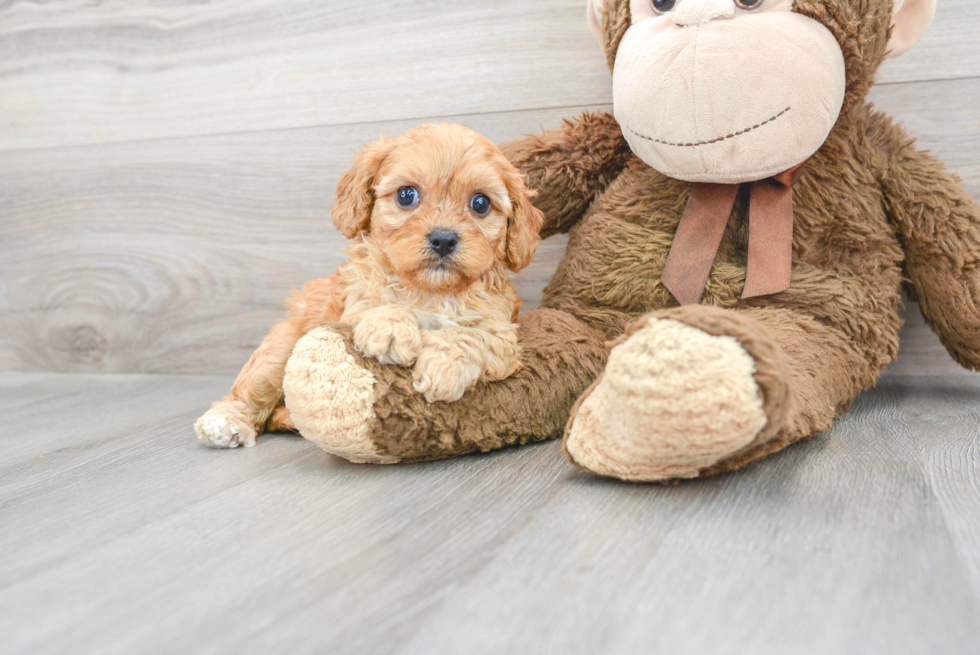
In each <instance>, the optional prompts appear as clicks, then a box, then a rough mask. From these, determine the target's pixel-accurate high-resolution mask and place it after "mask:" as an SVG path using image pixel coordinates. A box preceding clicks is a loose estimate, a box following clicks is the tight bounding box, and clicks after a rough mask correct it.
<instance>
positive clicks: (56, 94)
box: [0, 0, 610, 150]
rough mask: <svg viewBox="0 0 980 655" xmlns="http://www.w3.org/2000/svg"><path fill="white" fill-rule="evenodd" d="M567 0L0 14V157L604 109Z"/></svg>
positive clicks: (57, 8)
mask: <svg viewBox="0 0 980 655" xmlns="http://www.w3.org/2000/svg"><path fill="white" fill-rule="evenodd" d="M584 16H585V12H584V4H583V3H582V2H581V0H538V1H536V2H532V3H528V2H523V1H521V0H503V1H502V2H495V3H492V4H487V3H485V2H479V1H478V0H465V1H459V0H457V1H456V2H451V3H446V2H433V1H431V0H414V1H412V2H390V1H386V0H361V1H359V2H341V1H337V0H335V1H333V2H322V1H321V0H289V1H288V2H284V1H283V0H251V1H249V2H238V1H235V0H222V1H218V2H208V3H203V4H202V3H200V2H196V1H193V0H178V1H176V2H167V3H159V2H146V1H140V2H125V3H99V4H96V5H93V4H92V3H90V2H87V1H77V0H75V1H70V2H59V3H55V4H52V3H42V2H8V3H3V4H0V62H2V64H0V98H2V99H3V100H2V101H0V117H2V118H0V150H7V149H13V148H43V147H54V146H65V145H80V144H91V143H111V142H119V141H131V140H145V139H157V138H167V137H177V136H189V135H200V134H216V133H221V134H223V133H229V132H248V131H257V130H274V129H292V128H297V127H310V126H321V125H341V124H348V123H365V122H371V121H385V122H393V121H397V120H404V119H409V118H416V119H417V118H418V117H431V116H451V115H456V114H467V113H475V112H481V113H484V112H499V111H511V110H522V109H532V108H545V107H561V106H575V105H584V104H591V103H595V102H605V101H606V100H607V98H609V97H610V80H609V73H608V71H607V70H606V68H605V65H604V58H603V57H602V55H601V52H600V50H599V48H598V46H597V45H596V44H595V42H594V40H593V38H592V36H591V34H590V33H589V30H588V27H587V25H586V22H585V18H584Z"/></svg>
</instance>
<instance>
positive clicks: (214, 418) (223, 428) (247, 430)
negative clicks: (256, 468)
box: [194, 408, 256, 448]
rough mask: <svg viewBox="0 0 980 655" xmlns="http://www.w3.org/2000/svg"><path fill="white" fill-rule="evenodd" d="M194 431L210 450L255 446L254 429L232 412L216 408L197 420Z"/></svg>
mask: <svg viewBox="0 0 980 655" xmlns="http://www.w3.org/2000/svg"><path fill="white" fill-rule="evenodd" d="M194 430H195V431H196V432H197V438H198V439H200V440H201V441H203V442H204V443H206V444H207V445H209V446H211V447H212V448H238V447H239V446H245V447H246V448H250V447H252V446H254V445H255V437H256V431H255V428H253V427H252V426H250V425H249V424H248V423H247V422H246V421H244V420H242V417H239V416H236V415H235V413H234V412H225V411H222V410H220V409H218V408H215V409H212V410H211V411H209V412H208V413H207V414H205V415H204V416H202V417H201V418H199V419H197V423H195V424H194Z"/></svg>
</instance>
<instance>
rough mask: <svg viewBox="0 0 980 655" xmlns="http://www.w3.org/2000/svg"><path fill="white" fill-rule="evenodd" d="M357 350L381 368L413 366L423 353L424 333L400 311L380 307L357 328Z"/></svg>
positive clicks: (355, 334) (356, 326)
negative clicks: (378, 363) (377, 362)
mask: <svg viewBox="0 0 980 655" xmlns="http://www.w3.org/2000/svg"><path fill="white" fill-rule="evenodd" d="M354 347H355V348H357V350H358V352H360V353H361V354H362V355H364V356H365V357H374V358H375V359H377V360H378V361H379V362H381V363H382V364H400V365H401V366H411V364H412V362H414V361H415V358H416V357H418V355H419V352H420V351H421V350H422V333H421V332H420V331H419V326H418V324H417V323H416V322H415V321H414V320H413V319H412V318H411V317H409V316H407V315H406V314H405V312H404V311H402V310H401V309H399V308H397V307H391V308H388V307H379V308H378V309H375V310H372V311H370V312H368V313H366V314H365V315H364V317H363V318H361V320H360V321H358V323H357V325H355V326H354Z"/></svg>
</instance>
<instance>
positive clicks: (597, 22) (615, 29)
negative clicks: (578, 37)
mask: <svg viewBox="0 0 980 655" xmlns="http://www.w3.org/2000/svg"><path fill="white" fill-rule="evenodd" d="M585 17H586V18H587V19H588V21H589V29H591V30H592V34H594V35H595V38H596V40H597V41H599V45H601V46H602V48H603V50H605V51H606V62H607V63H608V64H609V69H610V70H612V67H613V64H614V63H615V62H616V51H617V50H619V42H620V41H622V40H623V35H624V34H626V30H628V29H629V27H630V2H629V0H589V3H588V6H587V7H586V8H585Z"/></svg>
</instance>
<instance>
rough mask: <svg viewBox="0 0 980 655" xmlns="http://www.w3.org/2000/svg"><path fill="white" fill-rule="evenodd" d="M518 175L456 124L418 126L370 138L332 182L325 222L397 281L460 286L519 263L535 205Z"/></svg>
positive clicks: (534, 228) (536, 226)
mask: <svg viewBox="0 0 980 655" xmlns="http://www.w3.org/2000/svg"><path fill="white" fill-rule="evenodd" d="M531 196H532V193H531V192H530V191H528V190H527V188H525V186H524V182H523V180H522V178H521V174H520V173H519V172H518V171H517V169H515V168H514V167H513V166H512V165H511V164H510V163H509V162H508V161H507V160H506V158H504V156H503V154H501V152H500V150H498V149H497V147H496V146H494V145H493V143H491V142H490V141H488V140H487V139H485V138H484V137H482V136H480V135H479V134H477V133H476V132H474V131H473V130H470V129H468V128H466V127H463V126H462V125H449V124H442V125H423V126H421V127H417V128H415V129H414V130H411V131H409V132H407V133H406V134H404V135H402V136H400V137H398V138H397V139H382V140H381V141H376V142H374V143H372V144H370V145H369V146H368V147H367V149H365V150H364V151H363V152H362V153H361V154H360V156H359V157H358V159H357V161H356V162H355V163H354V166H353V167H352V168H351V169H350V170H349V171H347V173H345V174H344V175H343V176H342V177H341V178H340V181H339V182H338V183H337V198H336V201H335V202H334V207H333V212H332V214H333V220H334V224H335V225H336V226H337V228H338V229H339V230H341V231H342V232H343V233H344V235H345V236H346V237H347V238H350V239H352V238H355V237H357V236H358V235H365V236H367V237H368V238H370V239H371V240H372V241H373V242H374V243H375V244H377V245H378V247H379V248H380V249H381V250H382V252H384V254H385V255H386V256H387V257H388V259H389V261H390V264H391V268H392V270H393V271H394V272H395V273H396V274H397V275H398V277H399V278H400V279H401V280H402V281H403V282H404V283H405V284H407V285H409V286H412V287H416V288H421V289H424V290H427V291H443V292H449V291H460V290H462V289H464V288H465V287H466V286H468V285H469V284H471V283H473V282H474V281H475V280H477V279H478V278H480V277H481V276H482V275H483V274H484V273H486V272H487V271H489V270H491V269H493V268H495V267H498V266H506V267H508V268H510V269H511V270H513V271H519V270H521V269H522V268H524V267H525V266H527V265H528V264H529V263H530V261H531V257H532V256H533V255H534V249H535V247H536V246H537V242H538V233H539V231H540V230H541V223H542V220H543V219H542V216H541V212H539V211H538V210H537V209H535V208H534V207H533V206H532V205H531V202H530V198H531Z"/></svg>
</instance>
